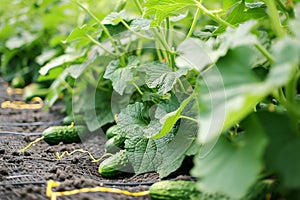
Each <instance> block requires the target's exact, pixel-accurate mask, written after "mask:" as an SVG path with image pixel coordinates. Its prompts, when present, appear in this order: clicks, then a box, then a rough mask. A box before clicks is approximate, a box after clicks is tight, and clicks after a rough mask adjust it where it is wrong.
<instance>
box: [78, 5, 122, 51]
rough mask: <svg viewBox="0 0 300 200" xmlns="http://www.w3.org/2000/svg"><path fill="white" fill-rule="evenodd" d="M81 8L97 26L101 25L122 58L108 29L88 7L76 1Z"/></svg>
mask: <svg viewBox="0 0 300 200" xmlns="http://www.w3.org/2000/svg"><path fill="white" fill-rule="evenodd" d="M74 2H75V3H76V4H77V5H78V6H79V7H80V8H82V9H83V10H84V11H85V12H86V13H88V14H89V15H90V16H91V17H92V18H93V19H94V20H95V21H96V22H97V24H99V26H100V27H101V28H102V30H103V31H104V33H105V34H106V35H107V36H108V39H109V40H110V42H111V43H112V45H113V47H114V49H115V51H116V53H117V55H118V56H121V52H120V51H119V49H118V47H117V46H116V44H115V41H114V39H113V38H112V36H111V35H110V33H109V31H108V30H107V28H106V27H105V26H104V25H103V24H102V23H101V21H100V20H99V19H98V18H97V17H96V16H95V15H94V14H93V13H92V12H91V11H90V10H89V9H87V8H86V7H84V6H83V5H82V4H80V3H79V2H78V1H74Z"/></svg>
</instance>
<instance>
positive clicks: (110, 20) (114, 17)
mask: <svg viewBox="0 0 300 200" xmlns="http://www.w3.org/2000/svg"><path fill="white" fill-rule="evenodd" d="M124 18H125V10H122V11H120V12H112V13H110V14H109V15H107V16H106V17H105V18H104V19H103V20H102V22H101V23H102V24H105V25H107V24H110V25H117V24H119V23H120V22H121V21H122V20H123V19H124Z"/></svg>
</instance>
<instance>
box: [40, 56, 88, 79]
mask: <svg viewBox="0 0 300 200" xmlns="http://www.w3.org/2000/svg"><path fill="white" fill-rule="evenodd" d="M84 54H85V52H83V53H66V54H63V55H61V56H58V57H56V58H54V59H52V60H51V61H50V62H48V63H47V64H46V65H44V66H43V67H42V68H41V69H40V71H39V73H40V74H41V75H46V74H47V73H48V72H49V71H50V70H51V69H53V68H55V67H60V66H65V65H66V64H70V63H76V62H80V61H81V60H80V61H79V60H78V59H82V58H83V56H84Z"/></svg>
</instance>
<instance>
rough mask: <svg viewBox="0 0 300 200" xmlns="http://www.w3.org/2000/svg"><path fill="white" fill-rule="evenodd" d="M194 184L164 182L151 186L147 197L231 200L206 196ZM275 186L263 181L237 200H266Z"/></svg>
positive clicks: (166, 199)
mask: <svg viewBox="0 0 300 200" xmlns="http://www.w3.org/2000/svg"><path fill="white" fill-rule="evenodd" d="M196 184H197V183H196V182H194V181H184V180H178V181H175V180H166V181H160V182H156V183H154V184H153V185H151V187H150V189H149V195H150V196H151V198H152V199H164V200H170V199H176V200H188V199H190V200H198V199H201V200H232V199H233V198H230V197H229V196H226V195H224V194H219V193H215V194H208V193H203V192H201V191H199V190H198V189H197V186H196ZM275 189H276V184H275V182H274V181H273V180H263V181H259V182H257V183H255V184H254V185H253V186H252V187H251V188H250V189H249V191H248V193H247V194H246V195H245V196H244V197H242V198H240V199H239V200H256V199H266V198H267V195H268V194H273V193H274V191H275Z"/></svg>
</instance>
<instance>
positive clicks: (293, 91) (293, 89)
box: [285, 66, 298, 104]
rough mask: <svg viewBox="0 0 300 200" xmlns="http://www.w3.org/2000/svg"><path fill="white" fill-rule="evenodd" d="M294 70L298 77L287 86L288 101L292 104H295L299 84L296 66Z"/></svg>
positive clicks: (294, 77)
mask: <svg viewBox="0 0 300 200" xmlns="http://www.w3.org/2000/svg"><path fill="white" fill-rule="evenodd" d="M294 68H295V70H294V71H293V74H296V75H295V76H293V78H292V79H291V80H290V81H289V82H288V83H287V85H286V86H285V92H286V99H287V101H289V102H290V103H292V104H293V103H294V102H295V97H296V95H297V83H298V76H297V66H295V67H294Z"/></svg>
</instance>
